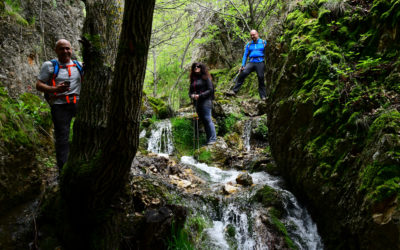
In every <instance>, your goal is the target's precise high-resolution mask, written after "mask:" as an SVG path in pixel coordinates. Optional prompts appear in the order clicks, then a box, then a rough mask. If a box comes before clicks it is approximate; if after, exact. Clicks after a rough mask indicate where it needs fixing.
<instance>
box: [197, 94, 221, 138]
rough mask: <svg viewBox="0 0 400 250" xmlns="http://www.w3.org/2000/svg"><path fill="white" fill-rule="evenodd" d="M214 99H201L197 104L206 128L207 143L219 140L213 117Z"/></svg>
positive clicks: (198, 112)
mask: <svg viewBox="0 0 400 250" xmlns="http://www.w3.org/2000/svg"><path fill="white" fill-rule="evenodd" d="M211 110H212V101H211V100H210V99H207V100H202V101H199V102H198V104H197V106H196V112H197V114H198V115H199V118H200V120H201V122H202V123H203V125H204V129H205V130H206V136H207V143H208V142H214V141H216V140H217V134H216V132H215V126H214V123H213V121H212V118H211Z"/></svg>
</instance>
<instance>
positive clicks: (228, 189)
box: [222, 183, 239, 194]
mask: <svg viewBox="0 0 400 250" xmlns="http://www.w3.org/2000/svg"><path fill="white" fill-rule="evenodd" d="M238 190H239V188H238V187H235V186H233V185H231V184H228V183H226V184H225V185H224V186H223V188H222V191H223V193H224V194H234V193H236V192H237V191H238Z"/></svg>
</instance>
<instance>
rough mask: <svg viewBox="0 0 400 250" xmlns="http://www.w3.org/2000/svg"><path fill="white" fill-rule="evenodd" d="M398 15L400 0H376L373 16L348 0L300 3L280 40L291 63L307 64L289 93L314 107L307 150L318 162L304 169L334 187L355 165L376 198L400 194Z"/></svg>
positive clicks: (369, 193)
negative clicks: (352, 5)
mask: <svg viewBox="0 0 400 250" xmlns="http://www.w3.org/2000/svg"><path fill="white" fill-rule="evenodd" d="M399 16H400V2H399V1H386V0H382V1H372V8H371V11H370V14H368V15H366V14H365V12H362V11H360V9H359V8H353V7H351V6H350V5H349V3H348V1H339V0H319V1H318V0H315V1H313V0H309V1H301V2H299V3H298V5H297V6H296V7H295V8H294V9H293V11H291V12H290V13H289V14H288V16H287V19H286V24H285V25H286V29H285V30H284V33H283V36H281V37H279V38H278V39H279V41H281V42H285V43H286V46H288V55H289V56H290V58H292V60H293V61H290V62H289V63H290V64H294V65H296V67H297V66H298V65H304V66H300V68H296V71H295V72H297V73H298V72H301V73H302V75H300V76H299V77H298V78H297V83H296V84H293V86H292V88H291V89H290V91H291V93H292V96H291V97H289V99H290V100H293V99H294V100H296V101H295V102H296V103H295V105H301V104H300V103H299V102H298V101H297V100H301V102H309V103H312V106H313V110H312V112H313V119H312V121H310V122H311V123H312V124H311V125H309V126H308V129H313V132H312V133H310V136H309V137H308V138H307V140H306V141H305V146H304V151H306V152H307V157H308V158H310V159H312V160H311V162H313V164H314V166H312V167H310V168H309V169H308V170H305V171H309V173H308V174H311V173H312V175H313V176H319V178H322V180H324V181H326V183H327V185H330V184H332V185H335V184H336V183H334V182H335V180H337V179H335V178H337V176H341V175H342V174H346V172H347V171H352V170H350V166H352V167H354V168H358V169H361V170H360V173H359V177H360V180H361V181H360V182H359V183H360V186H359V188H360V190H362V191H363V192H365V194H366V197H367V198H368V199H369V200H370V201H372V202H379V201H382V200H385V199H387V198H389V197H393V196H396V195H398V194H399V177H400V173H399V171H398V170H397V169H396V168H395V167H394V166H396V164H397V165H398V160H397V159H398V154H396V153H395V152H399V150H400V148H399V147H400V146H399V143H400V142H399V140H398V133H399V132H398V131H399V130H400V128H399V125H398V124H400V120H399V113H398V111H397V110H396V109H395V107H394V105H393V103H394V100H395V99H396V98H398V96H399V94H400V91H399V90H400V87H398V86H399V84H398V83H399V81H400V74H399V73H398V64H397V62H398V61H399V53H398V50H399V45H398V44H399V43H398V42H399V40H398V36H396V35H394V33H393V32H395V30H398V27H399V26H398V17H399ZM377 24H379V25H377ZM287 70H288V71H291V70H292V69H291V68H290V67H288V68H287ZM288 74H290V72H288ZM293 79H294V78H293ZM388 93H390V94H388ZM281 102H282V104H285V102H286V101H285V100H282V101H281ZM360 154H361V155H362V157H361V156H360ZM351 157H356V158H360V160H358V161H357V162H351V161H350V160H349V159H351ZM354 165H355V166H354Z"/></svg>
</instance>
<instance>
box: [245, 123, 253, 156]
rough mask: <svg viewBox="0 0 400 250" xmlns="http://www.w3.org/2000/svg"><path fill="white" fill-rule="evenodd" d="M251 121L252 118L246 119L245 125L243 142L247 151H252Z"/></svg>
mask: <svg viewBox="0 0 400 250" xmlns="http://www.w3.org/2000/svg"><path fill="white" fill-rule="evenodd" d="M251 123H252V119H251V118H250V119H248V120H246V121H245V123H244V127H243V144H244V148H245V149H246V151H247V152H250V150H251V145H250V135H251Z"/></svg>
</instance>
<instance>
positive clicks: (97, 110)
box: [71, 0, 123, 161]
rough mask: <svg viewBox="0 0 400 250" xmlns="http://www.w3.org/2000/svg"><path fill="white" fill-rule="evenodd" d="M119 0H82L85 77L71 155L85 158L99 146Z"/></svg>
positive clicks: (118, 29) (119, 17) (116, 35)
mask: <svg viewBox="0 0 400 250" xmlns="http://www.w3.org/2000/svg"><path fill="white" fill-rule="evenodd" d="M122 5H123V3H122V2H121V1H120V0H105V1H93V0H87V1H86V20H85V23H84V27H83V31H82V33H83V34H82V44H83V60H84V65H85V77H84V81H83V83H82V92H81V98H80V103H79V111H78V118H77V119H76V122H75V130H74V141H75V143H74V145H76V147H75V146H74V147H72V149H71V155H73V157H74V158H79V159H81V160H84V161H88V160H90V159H92V158H93V156H94V155H95V154H96V152H98V150H99V149H100V148H101V147H102V143H103V142H104V135H105V129H106V127H107V117H108V112H109V106H110V98H111V94H110V88H111V83H112V72H113V70H114V63H115V57H116V54H117V43H118V40H119V36H120V33H121V25H122Z"/></svg>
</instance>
